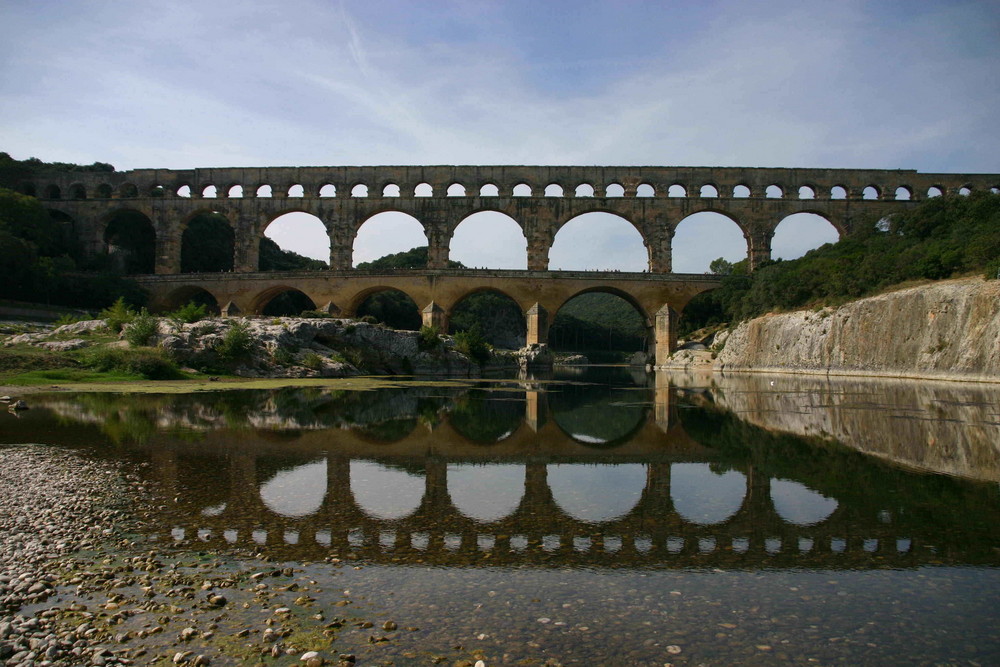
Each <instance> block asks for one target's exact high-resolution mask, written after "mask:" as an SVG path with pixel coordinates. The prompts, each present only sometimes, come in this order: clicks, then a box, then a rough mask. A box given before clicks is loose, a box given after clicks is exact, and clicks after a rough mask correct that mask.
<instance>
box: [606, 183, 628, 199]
mask: <svg viewBox="0 0 1000 667" xmlns="http://www.w3.org/2000/svg"><path fill="white" fill-rule="evenodd" d="M604 196H605V197H624V196H625V188H624V187H623V186H622V184H621V183H611V184H609V185H608V187H607V188H605V189H604Z"/></svg>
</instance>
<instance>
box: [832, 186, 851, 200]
mask: <svg viewBox="0 0 1000 667" xmlns="http://www.w3.org/2000/svg"><path fill="white" fill-rule="evenodd" d="M830 199H847V188H845V187H844V186H843V185H835V186H833V187H832V188H830Z"/></svg>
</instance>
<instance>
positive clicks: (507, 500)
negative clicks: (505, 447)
mask: <svg viewBox="0 0 1000 667" xmlns="http://www.w3.org/2000/svg"><path fill="white" fill-rule="evenodd" d="M523 489H524V466H523V465H517V464H509V463H507V464H505V463H499V464H494V465H490V466H482V465H472V464H452V465H449V466H448V495H449V496H451V500H452V503H453V504H454V505H455V509H457V510H458V511H459V512H460V513H461V514H462V515H463V516H466V517H468V518H470V519H473V520H474V521H482V522H484V523H486V522H491V521H498V520H500V519H502V518H504V517H505V516H507V515H509V514H512V513H513V512H514V510H516V509H517V506H518V504H519V503H520V502H521V497H522V496H523V495H524V494H523Z"/></svg>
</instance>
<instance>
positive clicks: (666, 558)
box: [0, 368, 1000, 665]
mask: <svg viewBox="0 0 1000 667" xmlns="http://www.w3.org/2000/svg"><path fill="white" fill-rule="evenodd" d="M998 398H1000V388H997V387H989V386H985V385H960V384H931V383H916V382H874V381H860V380H840V381H829V380H826V379H808V378H805V379H804V378H795V377H779V376H737V377H727V378H719V377H716V378H709V379H704V378H691V377H686V376H668V375H658V376H656V377H652V376H646V375H645V374H642V373H634V372H630V371H628V370H627V369H621V368H591V369H587V370H583V369H577V370H574V371H563V372H561V373H559V372H557V374H556V375H554V376H551V377H541V378H532V379H530V380H513V379H511V380H484V381H472V382H470V381H454V382H445V383H434V385H433V386H427V385H422V384H420V383H418V382H409V383H408V382H401V383H400V386H399V387H398V388H394V389H380V390H373V391H365V392H344V391H339V390H337V389H336V386H335V385H331V386H330V387H328V388H324V387H310V388H307V389H281V390H275V391H227V392H215V393H199V394H195V395H180V396H178V395H164V396H160V395H131V396H128V395H125V396H123V395H107V394H52V395H47V396H39V397H38V398H36V399H35V401H34V403H35V406H34V407H35V409H33V410H30V411H28V412H27V413H25V414H24V415H23V416H22V417H21V418H20V419H14V418H13V417H8V418H6V419H5V420H4V421H3V422H2V426H0V442H2V443H22V442H42V443H46V444H58V445H64V446H66V445H68V446H73V447H77V448H79V450H80V451H81V453H83V454H84V455H86V456H93V457H100V458H106V457H107V458H125V459H128V460H130V461H132V462H135V463H138V464H140V465H142V467H141V470H142V471H143V474H144V475H146V476H148V479H149V482H150V487H151V488H153V489H155V490H156V493H158V494H160V495H161V496H162V498H163V502H162V507H163V509H162V511H161V512H160V514H159V515H158V516H156V517H155V519H154V520H153V521H152V522H151V523H150V525H149V526H148V531H147V533H148V534H147V537H149V538H150V539H155V540H157V541H158V542H159V543H161V544H176V545H177V547H176V548H178V549H182V550H199V549H200V550H203V549H206V548H213V549H218V550H221V551H223V552H225V553H229V554H231V557H232V558H234V559H239V558H241V557H246V556H245V555H246V554H256V555H265V556H268V557H270V558H273V559H276V560H280V561H289V562H296V563H300V564H303V563H304V564H307V565H306V569H307V572H308V573H309V576H311V577H313V578H314V579H315V580H316V581H317V582H318V585H319V586H320V587H321V588H322V589H323V590H324V591H334V592H331V593H327V595H328V599H327V600H325V601H324V600H323V599H320V604H324V603H326V604H332V603H333V602H335V601H336V600H338V599H341V597H342V596H343V590H345V589H350V591H351V595H352V596H353V597H356V598H357V599H358V600H361V601H362V602H361V604H365V605H369V607H370V609H371V610H372V611H373V612H375V613H379V614H384V615H387V616H391V617H392V618H394V619H396V620H397V621H399V622H400V623H401V624H403V623H405V624H407V625H412V626H419V627H420V628H421V630H420V631H419V632H413V633H409V634H407V635H406V636H405V637H402V638H401V639H400V640H399V641H398V642H396V643H394V644H393V645H392V646H391V647H389V646H387V647H383V648H380V649H378V650H379V653H378V654H377V655H378V657H379V659H391V660H395V661H396V664H406V663H407V661H408V660H410V659H412V660H414V661H416V662H421V661H422V662H424V663H426V661H427V660H426V657H427V655H425V654H429V653H432V652H434V651H441V650H445V649H447V648H449V647H454V646H455V645H463V646H465V647H472V648H476V649H479V650H482V651H483V652H485V653H487V654H488V655H490V656H492V657H493V659H494V662H506V663H511V664H514V663H516V662H518V661H520V660H536V659H540V660H545V659H546V658H555V659H557V660H559V661H561V662H562V663H563V664H655V665H662V664H664V663H668V662H670V663H674V664H688V663H690V664H733V663H743V664H753V663H760V664H769V663H773V662H776V661H783V662H789V663H803V664H815V663H819V664H834V663H835V664H859V663H861V664H884V663H900V662H905V663H911V662H912V663H917V664H920V663H931V664H934V663H946V664H950V663H955V664H970V663H972V662H978V663H980V664H1000V629H998V628H1000V605H997V593H998V592H1000V569H998V566H1000V531H998V529H997V527H998V525H1000V521H998V520H1000V401H998ZM333 555H336V556H337V557H339V558H343V559H355V560H356V561H357V564H359V565H361V566H362V569H357V570H356V569H353V568H347V569H344V568H337V569H334V568H331V567H330V566H328V565H323V564H321V563H322V561H323V560H324V559H326V558H329V557H331V556H333ZM421 652H422V653H421ZM418 653H419V656H420V658H421V659H420V660H418V658H417V657H414V656H415V655H417V654H418Z"/></svg>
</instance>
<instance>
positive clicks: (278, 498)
mask: <svg viewBox="0 0 1000 667" xmlns="http://www.w3.org/2000/svg"><path fill="white" fill-rule="evenodd" d="M325 497H326V459H319V460H317V461H313V462H311V463H305V464H302V465H299V466H296V467H294V468H292V469H291V470H282V471H280V472H278V473H277V474H276V475H274V477H272V478H271V479H269V480H267V481H266V482H264V483H263V484H261V487H260V499H261V500H262V501H264V505H266V506H267V508H268V509H270V510H271V511H272V512H274V513H275V514H278V515H280V516H285V517H290V518H298V517H303V516H309V515H310V514H315V513H316V511H317V510H319V508H320V507H322V505H323V499H324V498H325Z"/></svg>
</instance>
